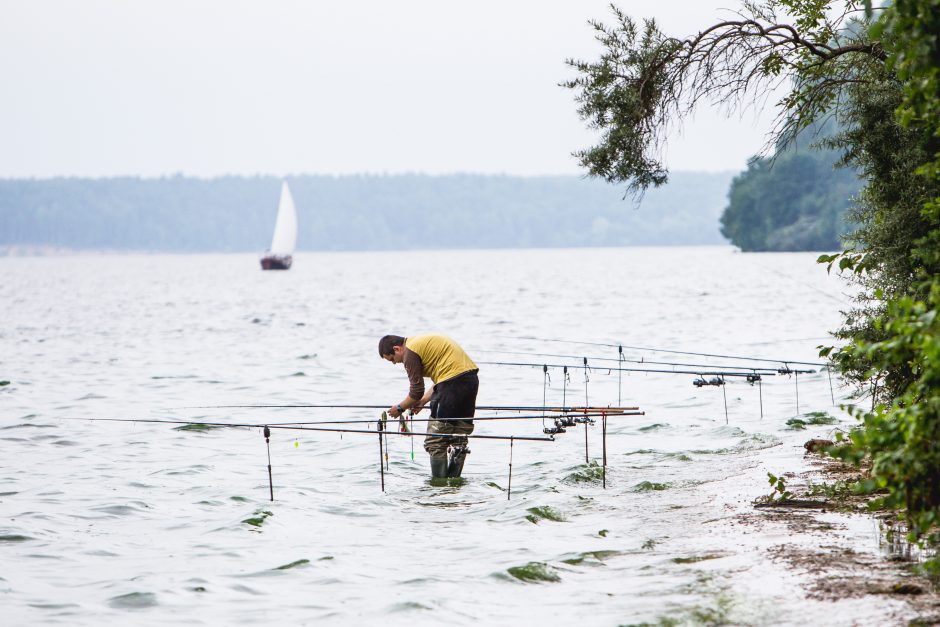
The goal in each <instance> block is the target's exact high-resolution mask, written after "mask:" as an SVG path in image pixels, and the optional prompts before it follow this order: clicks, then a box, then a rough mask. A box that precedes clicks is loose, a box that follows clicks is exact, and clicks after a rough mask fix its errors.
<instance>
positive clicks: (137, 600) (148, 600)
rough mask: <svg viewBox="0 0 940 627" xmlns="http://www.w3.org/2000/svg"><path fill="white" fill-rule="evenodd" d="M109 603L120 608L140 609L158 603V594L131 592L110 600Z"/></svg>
mask: <svg viewBox="0 0 940 627" xmlns="http://www.w3.org/2000/svg"><path fill="white" fill-rule="evenodd" d="M108 605H110V606H111V607H115V608H118V609H125V610H138V609H143V608H145V607H153V606H155V605H157V595H155V594H154V593H152V592H131V593H130V594H122V595H121V596H117V597H113V598H111V599H110V600H108Z"/></svg>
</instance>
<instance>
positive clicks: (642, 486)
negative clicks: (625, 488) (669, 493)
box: [633, 481, 671, 492]
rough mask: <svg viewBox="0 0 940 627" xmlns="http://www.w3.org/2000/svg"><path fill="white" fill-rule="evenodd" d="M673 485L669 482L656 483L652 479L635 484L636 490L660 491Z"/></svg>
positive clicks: (634, 489)
mask: <svg viewBox="0 0 940 627" xmlns="http://www.w3.org/2000/svg"><path fill="white" fill-rule="evenodd" d="M670 487H671V486H670V485H669V484H668V483H654V482H652V481H641V482H640V483H638V484H636V485H635V486H633V491H634V492H659V491H661V490H668V489H669V488H670Z"/></svg>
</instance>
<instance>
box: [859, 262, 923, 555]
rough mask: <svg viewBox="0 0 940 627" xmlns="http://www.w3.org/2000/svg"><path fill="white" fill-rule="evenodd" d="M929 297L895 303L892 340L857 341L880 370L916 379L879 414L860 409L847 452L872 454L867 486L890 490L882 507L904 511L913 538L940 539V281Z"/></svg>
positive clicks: (888, 323) (888, 326)
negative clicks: (903, 371)
mask: <svg viewBox="0 0 940 627" xmlns="http://www.w3.org/2000/svg"><path fill="white" fill-rule="evenodd" d="M931 283H932V285H931V288H930V292H929V294H928V297H927V298H926V299H925V300H923V301H922V300H917V299H914V298H910V297H905V298H900V299H897V300H893V301H891V302H890V303H889V304H888V307H887V311H886V316H885V338H884V339H883V340H882V341H880V342H872V343H862V342H860V343H857V344H855V345H852V346H851V347H849V348H847V349H846V350H847V351H851V352H853V353H860V354H861V356H862V357H863V358H864V359H866V360H869V361H870V362H871V363H872V365H873V367H874V368H876V369H878V370H880V371H891V370H894V369H898V368H903V369H906V370H909V371H911V372H912V373H913V377H912V380H911V382H910V383H909V384H908V385H907V386H906V387H905V389H904V390H903V391H902V392H901V393H900V394H898V395H897V396H895V398H893V399H891V400H890V401H885V402H882V403H878V404H877V405H876V406H875V408H874V410H873V411H868V412H863V411H857V415H858V417H859V418H860V419H861V420H862V424H863V428H862V429H858V430H856V431H853V432H852V434H851V443H852V449H851V450H850V451H848V452H847V456H854V457H853V458H851V461H856V462H857V461H859V458H860V455H861V454H865V453H867V454H868V455H870V456H871V464H872V468H871V476H872V479H871V480H870V481H869V482H867V483H866V484H865V486H864V487H865V488H866V489H867V490H868V491H870V492H872V491H875V490H879V489H880V490H885V491H886V492H887V494H886V496H884V497H883V498H882V499H881V500H880V501H878V502H876V504H877V505H884V506H887V507H897V508H902V509H903V510H904V512H905V517H906V520H907V523H908V528H909V529H910V534H911V536H912V538H914V539H917V538H922V537H923V538H927V539H930V540H934V541H935V540H937V539H938V538H940V535H938V531H937V528H936V526H937V524H938V523H940V480H938V479H940V477H938V475H940V317H938V315H937V310H938V308H940V284H938V282H937V281H936V280H933V281H932V282H931Z"/></svg>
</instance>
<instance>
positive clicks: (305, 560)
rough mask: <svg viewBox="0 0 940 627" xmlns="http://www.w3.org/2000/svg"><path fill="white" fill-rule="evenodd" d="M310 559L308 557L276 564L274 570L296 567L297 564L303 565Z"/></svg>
mask: <svg viewBox="0 0 940 627" xmlns="http://www.w3.org/2000/svg"><path fill="white" fill-rule="evenodd" d="M309 563H310V560H308V559H299V560H296V561H293V562H291V563H290V564H284V565H283V566H278V567H277V568H275V569H274V570H290V569H291V568H297V567H298V566H303V565H304V564H309Z"/></svg>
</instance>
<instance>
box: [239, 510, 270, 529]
mask: <svg viewBox="0 0 940 627" xmlns="http://www.w3.org/2000/svg"><path fill="white" fill-rule="evenodd" d="M268 516H274V513H273V512H269V511H268V510H258V511H257V512H255V515H254V516H252V517H251V518H246V519H245V520H243V521H242V522H243V523H245V524H248V525H251V526H252V527H260V526H261V525H263V524H264V521H265V520H266V519H267V518H268Z"/></svg>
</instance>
